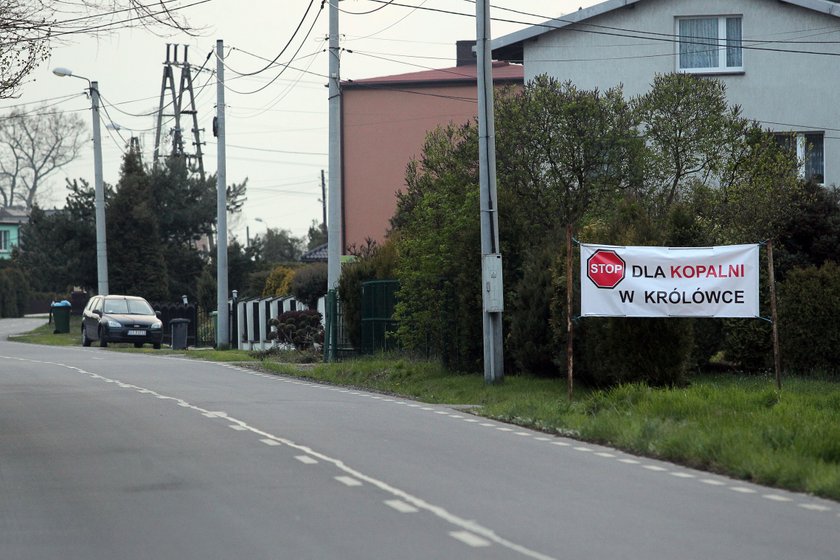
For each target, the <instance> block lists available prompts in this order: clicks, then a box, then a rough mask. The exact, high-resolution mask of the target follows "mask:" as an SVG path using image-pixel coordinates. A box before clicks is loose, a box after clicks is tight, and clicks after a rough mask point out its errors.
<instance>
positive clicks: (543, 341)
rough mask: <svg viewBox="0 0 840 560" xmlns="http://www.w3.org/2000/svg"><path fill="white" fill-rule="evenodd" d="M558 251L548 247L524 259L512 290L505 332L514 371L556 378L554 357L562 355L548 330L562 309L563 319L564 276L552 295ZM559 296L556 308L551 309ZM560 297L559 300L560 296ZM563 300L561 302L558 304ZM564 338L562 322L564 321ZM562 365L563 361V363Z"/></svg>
mask: <svg viewBox="0 0 840 560" xmlns="http://www.w3.org/2000/svg"><path fill="white" fill-rule="evenodd" d="M556 254H557V250H556V248H555V247H552V246H550V245H547V246H544V247H542V248H541V249H537V250H535V251H533V252H532V254H531V255H529V256H528V257H527V258H526V261H525V264H524V266H523V269H524V270H523V274H522V278H521V279H520V280H519V282H517V284H516V285H515V286H514V289H513V297H512V300H513V301H511V302H510V304H509V309H510V312H509V313H508V314H507V315H508V318H509V321H510V327H509V329H508V336H507V338H506V342H507V352H506V354H508V355H509V356H510V358H511V360H512V361H513V363H514V365H515V367H516V369H517V370H519V371H522V372H526V373H532V374H537V375H548V376H555V375H557V374H558V370H557V365H555V359H554V358H555V355H557V354H558V353H562V352H563V349H564V348H565V345H563V348H559V347H558V345H557V341H556V340H555V336H554V335H553V329H552V328H551V316H552V311H554V309H555V308H556V307H561V308H562V310H563V316H564V317H565V306H566V297H565V294H566V290H565V276H563V281H564V284H563V286H562V291H561V290H560V286H558V287H557V288H558V290H557V291H556V292H555V286H554V278H553V276H554V274H553V272H554V270H555V268H557V257H556ZM555 294H557V296H558V298H557V299H558V302H557V304H558V306H555V305H552V302H553V300H554V299H555ZM561 294H562V296H563V297H562V298H560V297H559V296H560V295H561ZM560 299H562V302H560V301H559V300H560ZM562 327H563V334H565V327H566V325H565V321H563V325H562ZM563 363H565V361H563Z"/></svg>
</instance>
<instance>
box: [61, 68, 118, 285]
mask: <svg viewBox="0 0 840 560" xmlns="http://www.w3.org/2000/svg"><path fill="white" fill-rule="evenodd" d="M53 74H55V75H56V76H59V77H61V78H64V77H66V76H70V77H71V78H79V79H80V80H85V81H86V82H87V83H88V91H89V92H90V103H91V111H92V113H93V179H94V195H95V197H94V199H95V205H96V277H97V282H98V289H97V293H98V294H99V295H102V296H105V295H108V253H107V244H106V241H105V186H104V185H103V183H102V136H101V134H100V132H99V83H98V82H96V81H91V80H89V79H88V78H85V77H84V76H77V75H76V74H73V72H72V70H69V69H67V68H55V69H53Z"/></svg>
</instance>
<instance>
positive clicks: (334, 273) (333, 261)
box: [327, 1, 342, 290]
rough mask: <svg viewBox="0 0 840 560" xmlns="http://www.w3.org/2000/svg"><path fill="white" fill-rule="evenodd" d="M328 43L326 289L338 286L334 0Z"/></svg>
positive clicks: (338, 130)
mask: <svg viewBox="0 0 840 560" xmlns="http://www.w3.org/2000/svg"><path fill="white" fill-rule="evenodd" d="M329 4H330V12H329V15H330V44H329V56H330V66H329V73H330V75H329V80H330V81H329V136H330V140H329V173H330V197H329V222H328V225H327V232H328V235H327V242H328V245H327V289H328V290H335V289H337V288H338V279H339V278H340V276H341V253H342V246H341V245H342V239H341V229H342V227H341V90H340V80H341V78H340V73H339V66H340V65H339V48H338V2H337V1H334V2H330V3H329Z"/></svg>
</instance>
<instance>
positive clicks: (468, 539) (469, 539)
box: [449, 531, 490, 548]
mask: <svg viewBox="0 0 840 560" xmlns="http://www.w3.org/2000/svg"><path fill="white" fill-rule="evenodd" d="M449 536H450V537H452V538H453V539H456V540H459V541H461V542H462V543H464V544H465V545H467V546H471V547H473V548H479V547H483V546H490V541H487V540H484V539H482V538H481V537H479V536H478V535H476V534H473V533H470V532H469V531H452V532H450V533H449Z"/></svg>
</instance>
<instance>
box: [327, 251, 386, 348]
mask: <svg viewBox="0 0 840 560" xmlns="http://www.w3.org/2000/svg"><path fill="white" fill-rule="evenodd" d="M356 253H357V254H356V261H354V262H351V263H347V264H345V265H344V266H343V267H342V269H341V279H340V280H339V281H338V295H339V297H340V298H341V311H342V314H343V315H344V326H345V327H346V329H347V336H348V338H349V339H350V343H351V344H352V345H353V347H354V348H361V346H362V282H367V281H368V280H389V279H391V278H393V277H394V272H395V268H396V262H397V250H396V245H395V243H394V241H393V240H391V239H389V240H388V241H386V242H385V243H384V244H382V245H377V244H376V243H375V242H372V241H371V242H370V243H368V244H367V246H366V247H363V248H362V249H361V250H357V251H356Z"/></svg>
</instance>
